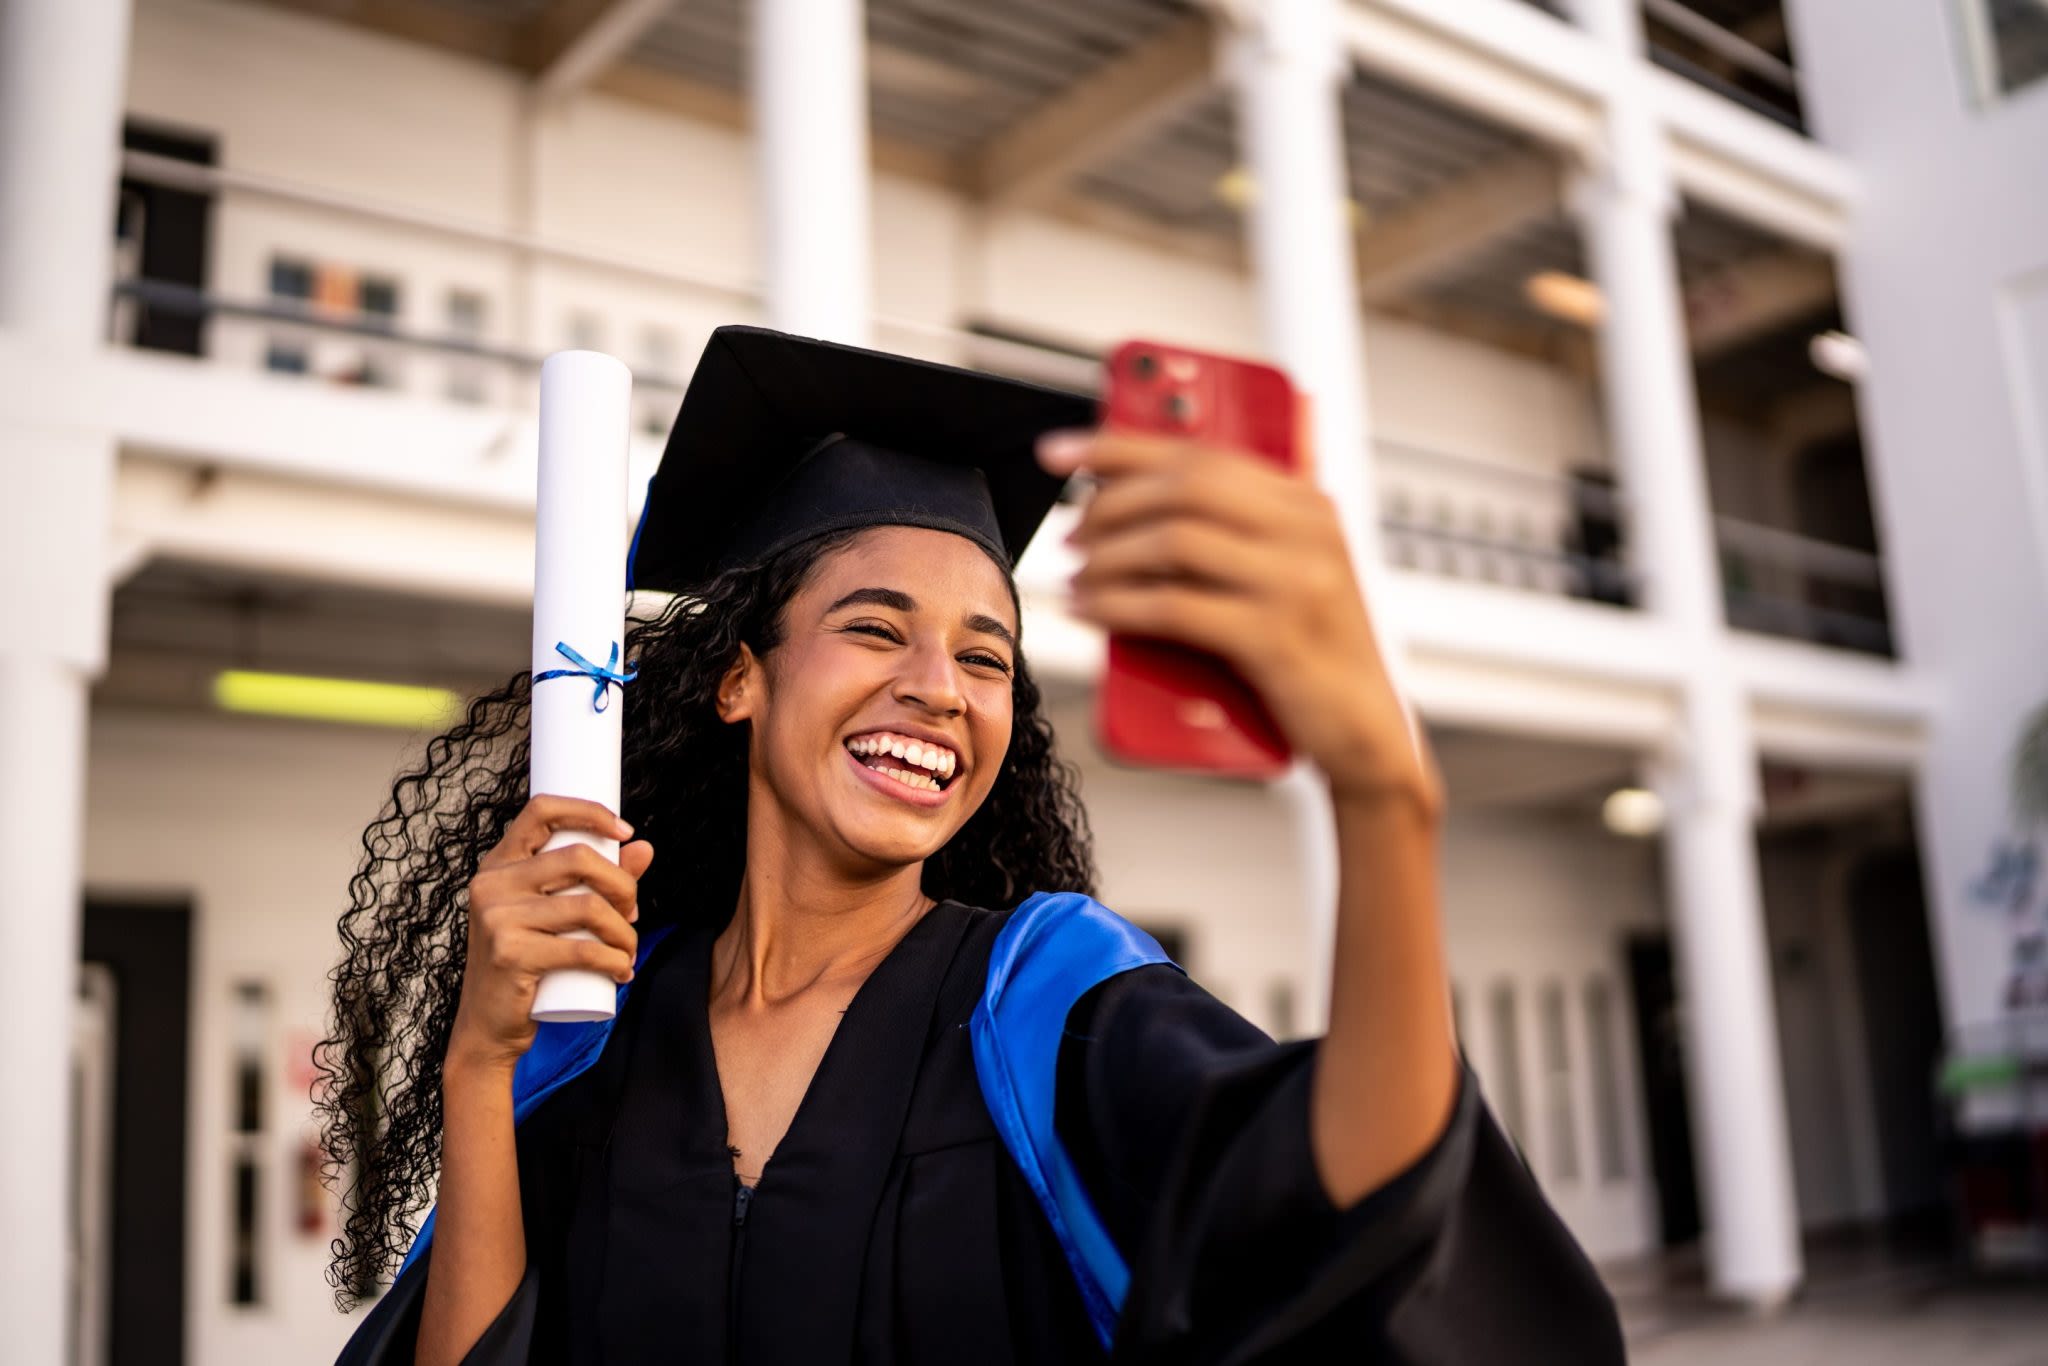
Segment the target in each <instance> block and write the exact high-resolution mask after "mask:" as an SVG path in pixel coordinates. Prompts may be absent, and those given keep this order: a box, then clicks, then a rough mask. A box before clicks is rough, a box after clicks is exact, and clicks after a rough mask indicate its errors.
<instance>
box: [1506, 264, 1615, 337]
mask: <svg viewBox="0 0 2048 1366" xmlns="http://www.w3.org/2000/svg"><path fill="white" fill-rule="evenodd" d="M1522 297H1524V298H1525V299H1527V300H1528V301H1529V303H1530V306H1531V307H1534V308H1536V309H1539V310H1541V311H1542V312H1544V313H1548V314H1549V315H1550V316H1551V317H1553V318H1559V319H1562V320H1563V321H1565V322H1568V323H1575V324H1577V325H1578V326H1580V327H1597V326H1598V325H1599V323H1600V319H1601V317H1602V315H1603V314H1605V313H1606V311H1607V301H1606V300H1605V299H1604V298H1603V297H1601V294H1600V286H1598V285H1596V284H1594V283H1593V282H1592V281H1591V280H1586V279H1581V278H1580V277H1579V276H1577V275H1573V274H1570V273H1568V272H1566V271H1562V270H1544V271H1538V272H1537V273H1536V274H1534V275H1531V276H1530V277H1529V278H1528V279H1526V280H1524V281H1523V282H1522Z"/></svg>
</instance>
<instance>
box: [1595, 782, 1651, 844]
mask: <svg viewBox="0 0 2048 1366" xmlns="http://www.w3.org/2000/svg"><path fill="white" fill-rule="evenodd" d="M1600 819H1601V821H1602V823H1604V824H1605V825H1606V826H1607V828H1608V829H1609V830H1611V831H1613V832H1614V833H1615V834H1617V835H1627V836H1629V837H1630V838H1632V839H1647V838H1649V837H1650V836H1651V835H1654V834H1656V833H1657V832H1658V831H1659V830H1662V829H1663V828H1664V799H1663V798H1662V797H1659V796H1658V795H1657V794H1656V793H1654V792H1652V791H1650V790H1649V789H1648V788H1642V787H1618V788H1616V789H1615V790H1614V791H1612V792H1610V793H1608V794H1607V800H1606V801H1604V802H1602V803H1600Z"/></svg>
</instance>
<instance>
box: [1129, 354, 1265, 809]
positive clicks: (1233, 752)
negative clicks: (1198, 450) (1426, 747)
mask: <svg viewBox="0 0 2048 1366" xmlns="http://www.w3.org/2000/svg"><path fill="white" fill-rule="evenodd" d="M1102 421H1103V426H1104V427H1106V428H1110V429H1112V430H1118V431H1130V432H1151V433H1156V434H1160V435H1172V436H1180V437H1188V438H1192V439H1194V440H1197V441H1200V442H1202V443H1203V444H1205V445H1211V446H1220V447H1227V448H1230V449H1234V450H1240V451H1243V452H1245V453H1246V454H1247V455H1250V456H1252V457H1254V458H1257V459H1261V460H1265V461H1268V462H1270V463H1272V464H1274V465H1277V466H1279V467H1280V468H1282V469H1285V470H1289V471H1298V470H1299V469H1300V465H1301V451H1300V447H1299V440H1298V413H1297V408H1296V399H1295V393H1294V386H1293V385H1292V384H1291V383H1289V381H1288V379H1287V376H1286V375H1285V374H1284V373H1282V372H1281V371H1279V370H1277V369H1275V368H1273V367H1272V366H1270V365H1262V364H1260V363H1258V362H1255V361H1246V360H1239V359H1235V358H1233V357H1228V356H1216V355H1209V354H1206V353H1203V352H1199V351H1189V350H1187V349H1185V348H1181V347H1173V346H1164V345H1159V344H1156V343H1152V342H1141V341H1132V342H1126V343H1124V344H1123V345H1122V346H1119V347H1118V348H1117V349H1116V350H1115V351H1114V352H1112V353H1111V355H1110V357H1109V360H1108V382H1107V384H1106V386H1105V391H1104V398H1103V410H1102ZM1095 723H1096V734H1097V737H1098V739H1099V740H1100V741H1101V744H1102V746H1103V748H1104V750H1106V751H1107V752H1108V753H1109V754H1110V756H1111V757H1112V758H1115V759H1119V760H1122V761H1124V762H1126V763H1133V764H1143V765H1146V766H1149V767H1154V768H1172V769H1184V770H1188V771H1192V772H1199V773H1210V774H1219V775H1224V776H1229V777H1238V778H1274V777H1278V776H1279V775H1280V774H1281V773H1283V772H1285V771H1286V768H1287V765H1288V761H1289V758H1290V757H1291V756H1290V753H1289V750H1288V747H1287V742H1286V740H1285V739H1284V738H1282V736H1281V734H1280V729H1279V727H1278V726H1277V725H1275V724H1274V722H1273V718H1272V716H1271V714H1270V713H1269V712H1268V711H1267V710H1266V707H1265V704H1264V703H1262V702H1261V701H1260V700H1259V698H1258V695H1257V694H1256V693H1254V692H1253V691H1252V690H1251V688H1250V687H1249V686H1247V685H1246V684H1245V682H1244V681H1243V680H1242V679H1241V678H1239V677H1238V676H1237V674H1236V672H1235V671H1234V670H1232V669H1231V667H1230V666H1229V665H1228V664H1227V663H1225V662H1224V661H1223V660H1221V659H1219V658H1217V657H1216V656H1214V655H1211V654H1207V653H1204V652H1202V651H1199V650H1194V649H1190V648H1189V647H1187V646H1185V645H1178V644H1175V643H1173V642H1170V641H1162V640H1152V639H1146V638H1141V637H1131V636H1122V635H1112V636H1111V637H1110V640H1109V664H1108V668H1107V669H1106V670H1105V672H1104V674H1103V679H1102V686H1101V688H1100V689H1099V690H1098V691H1097V693H1096V712H1095Z"/></svg>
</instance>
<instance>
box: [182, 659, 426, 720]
mask: <svg viewBox="0 0 2048 1366" xmlns="http://www.w3.org/2000/svg"><path fill="white" fill-rule="evenodd" d="M213 701H214V705H215V706H217V707H219V708H220V709H221V710H222V711H232V712H242V713H245V714H248V715H253V716H288V717H293V718H295V719H298V720H303V721H337V722H341V723H343V724H346V725H356V726H388V727H391V728H393V729H396V730H433V729H438V728H440V727H442V726H445V725H447V724H448V723H449V722H450V721H452V720H454V719H455V717H456V716H457V715H458V714H459V713H460V711H461V709H462V699H461V698H460V697H458V696H456V695H455V694H454V693H452V692H449V691H448V690H447V689H446V688H423V687H417V686H414V685H411V684H406V683H375V682H371V681H369V680H368V679H361V678H319V677H315V676H313V675H309V674H279V673H262V672H258V671H257V670H254V669H224V670H222V671H221V672H220V673H219V674H218V675H216V676H215V677H214V680H213Z"/></svg>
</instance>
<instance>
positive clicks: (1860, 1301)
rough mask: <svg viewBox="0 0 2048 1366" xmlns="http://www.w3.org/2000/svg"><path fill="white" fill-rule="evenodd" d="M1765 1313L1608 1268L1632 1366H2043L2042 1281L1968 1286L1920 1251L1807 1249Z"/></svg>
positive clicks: (1672, 1280)
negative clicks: (1802, 1274) (1793, 1286)
mask: <svg viewBox="0 0 2048 1366" xmlns="http://www.w3.org/2000/svg"><path fill="white" fill-rule="evenodd" d="M1807 1272H1808V1274H1807V1280H1806V1284H1805V1286H1804V1287H1803V1288H1802V1290H1801V1291H1800V1294H1799V1296H1798V1297H1797V1298H1796V1299H1795V1300H1794V1301H1793V1302H1792V1303H1791V1304H1789V1305H1787V1306H1785V1307H1784V1308H1782V1309H1780V1310H1778V1311H1776V1312H1774V1313H1770V1314H1752V1313H1745V1312H1741V1311H1738V1310H1732V1309H1729V1308H1727V1307H1725V1306H1722V1305H1719V1304H1716V1303H1714V1302H1713V1301H1712V1300H1710V1299H1709V1298H1708V1297H1707V1295H1706V1294H1705V1292H1704V1290H1703V1288H1702V1286H1701V1277H1700V1275H1699V1271H1698V1268H1697V1266H1696V1265H1695V1266H1687V1265H1685V1264H1684V1263H1683V1262H1678V1263H1672V1262H1665V1263H1662V1264H1656V1265H1644V1266H1638V1267H1634V1268H1624V1269H1619V1270H1610V1271H1609V1273H1608V1281H1609V1284H1610V1286H1611V1287H1612V1288H1613V1290H1614V1293H1615V1298H1616V1301H1617V1302H1618V1303H1619V1304H1620V1306H1621V1311H1622V1320H1623V1323H1624V1325H1625V1326H1626V1328H1627V1331H1628V1339H1629V1360H1630V1362H1631V1363H1633V1364H1634V1366H1836V1363H1841V1366H2048V1276H2040V1275H2034V1276H2028V1277H2015V1278H2010V1279H2001V1280H1986V1279H1983V1278H1970V1277H1967V1276H1965V1275H1963V1274H1962V1273H1961V1272H1959V1271H1958V1270H1957V1268H1956V1266H1955V1264H1954V1263H1953V1262H1952V1261H1949V1260H1947V1259H1945V1258H1942V1257H1939V1256H1930V1255H1928V1254H1926V1253H1925V1252H1918V1253H1908V1254H1905V1255H1901V1254H1900V1253H1899V1251H1898V1250H1897V1249H1896V1248H1886V1247H1883V1246H1872V1245H1868V1244H1862V1245H1858V1244H1851V1245H1848V1246H1840V1247H1821V1248H1814V1247H1809V1249H1808V1258H1807Z"/></svg>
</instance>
